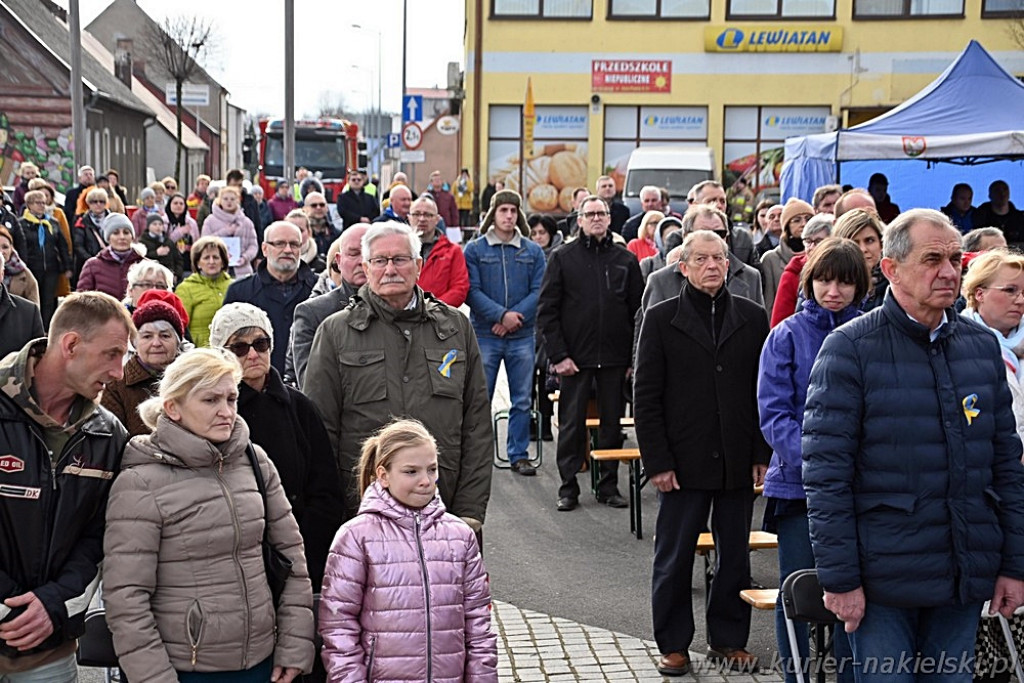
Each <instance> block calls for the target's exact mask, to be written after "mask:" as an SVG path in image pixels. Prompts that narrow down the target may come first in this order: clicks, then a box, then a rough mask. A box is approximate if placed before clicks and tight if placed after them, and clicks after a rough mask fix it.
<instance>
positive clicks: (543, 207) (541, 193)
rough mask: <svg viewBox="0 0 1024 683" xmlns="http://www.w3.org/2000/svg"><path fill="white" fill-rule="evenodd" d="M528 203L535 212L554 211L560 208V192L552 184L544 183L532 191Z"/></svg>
mask: <svg viewBox="0 0 1024 683" xmlns="http://www.w3.org/2000/svg"><path fill="white" fill-rule="evenodd" d="M528 201H529V202H530V209H531V210H533V211H554V210H555V209H557V208H558V190H556V189H555V186H554V185H552V184H550V183H543V184H541V185H538V186H537V187H535V188H533V189H532V190H530V194H529V196H528Z"/></svg>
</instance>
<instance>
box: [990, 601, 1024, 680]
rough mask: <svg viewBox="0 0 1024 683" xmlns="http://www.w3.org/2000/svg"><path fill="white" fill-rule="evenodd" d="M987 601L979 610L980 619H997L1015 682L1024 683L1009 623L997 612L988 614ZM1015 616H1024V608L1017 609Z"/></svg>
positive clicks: (1023, 675) (1023, 674) (1022, 671)
mask: <svg viewBox="0 0 1024 683" xmlns="http://www.w3.org/2000/svg"><path fill="white" fill-rule="evenodd" d="M988 610H989V601H988V600H986V601H985V604H984V605H982V608H981V618H982V619H998V620H999V626H1000V627H1002V630H1003V638H1004V639H1005V640H1006V650H1007V651H1008V652H1009V653H1010V663H1011V665H1012V666H1013V670H1014V672H1015V673H1016V674H1017V681H1019V682H1020V683H1024V667H1022V666H1021V663H1020V653H1019V652H1018V651H1017V645H1016V643H1014V642H1013V633H1012V632H1011V631H1010V622H1009V621H1008V620H1007V619H1006V617H1004V616H1003V615H1002V614H1000V613H999V612H996V613H995V615H991V614H989V613H988ZM1014 614H1015V615H1021V614H1024V607H1018V608H1017V611H1016V612H1014Z"/></svg>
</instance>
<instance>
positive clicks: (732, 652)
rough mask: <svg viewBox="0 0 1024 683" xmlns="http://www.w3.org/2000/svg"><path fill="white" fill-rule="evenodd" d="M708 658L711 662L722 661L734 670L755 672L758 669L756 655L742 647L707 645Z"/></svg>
mask: <svg viewBox="0 0 1024 683" xmlns="http://www.w3.org/2000/svg"><path fill="white" fill-rule="evenodd" d="M708 659H710V660H711V661H713V662H722V663H723V664H725V665H726V666H728V667H729V669H732V670H734V671H743V672H745V673H757V672H758V671H759V670H760V667H758V662H757V656H756V655H752V654H750V653H749V652H747V651H746V650H744V649H743V648H742V647H713V646H710V645H709V646H708Z"/></svg>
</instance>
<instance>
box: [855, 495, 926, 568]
mask: <svg viewBox="0 0 1024 683" xmlns="http://www.w3.org/2000/svg"><path fill="white" fill-rule="evenodd" d="M916 508H917V495H916V494H913V493H867V494H859V495H857V497H856V498H855V499H854V509H855V510H856V513H857V538H858V543H859V544H860V545H861V547H862V548H864V551H865V552H866V553H867V554H869V555H874V556H889V555H897V554H901V553H903V552H906V550H907V546H908V542H909V543H910V544H913V541H908V539H913V538H914V537H915V535H917V534H920V533H921V530H920V528H919V520H917V519H916V518H915V517H914V510H915V509H916Z"/></svg>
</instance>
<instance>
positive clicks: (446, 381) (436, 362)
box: [423, 348, 466, 399]
mask: <svg viewBox="0 0 1024 683" xmlns="http://www.w3.org/2000/svg"><path fill="white" fill-rule="evenodd" d="M423 353H424V355H425V356H426V359H427V374H428V375H430V389H431V392H432V393H433V394H434V396H442V397H444V398H454V399H461V398H462V392H463V388H464V387H465V385H466V351H465V350H464V349H457V348H451V349H424V350H423Z"/></svg>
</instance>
